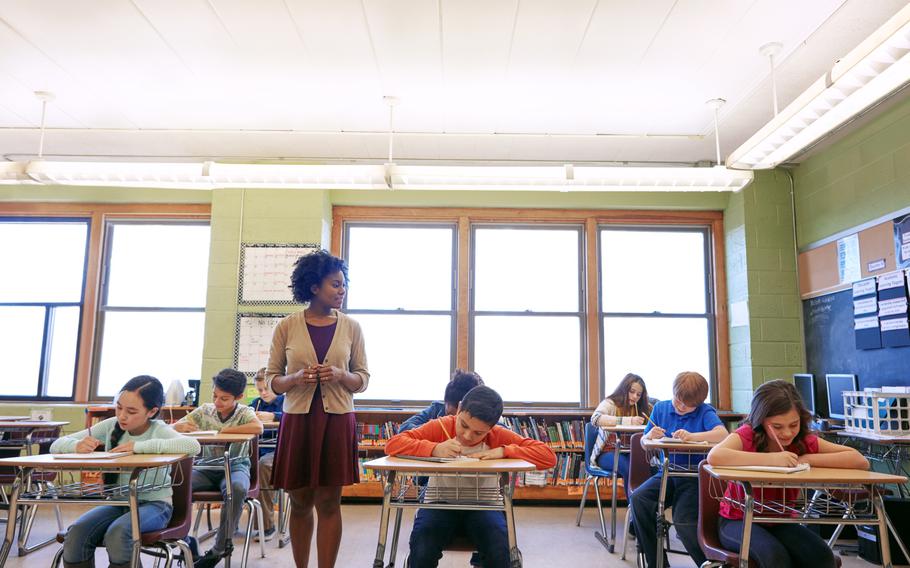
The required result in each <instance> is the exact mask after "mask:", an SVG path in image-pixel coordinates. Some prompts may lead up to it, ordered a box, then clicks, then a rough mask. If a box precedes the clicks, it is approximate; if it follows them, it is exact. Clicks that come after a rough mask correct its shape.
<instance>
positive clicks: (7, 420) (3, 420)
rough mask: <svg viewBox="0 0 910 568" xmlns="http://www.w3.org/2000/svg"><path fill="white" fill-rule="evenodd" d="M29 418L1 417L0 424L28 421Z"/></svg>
mask: <svg viewBox="0 0 910 568" xmlns="http://www.w3.org/2000/svg"><path fill="white" fill-rule="evenodd" d="M28 419H29V417H28V416H0V422H16V421H18V420H28Z"/></svg>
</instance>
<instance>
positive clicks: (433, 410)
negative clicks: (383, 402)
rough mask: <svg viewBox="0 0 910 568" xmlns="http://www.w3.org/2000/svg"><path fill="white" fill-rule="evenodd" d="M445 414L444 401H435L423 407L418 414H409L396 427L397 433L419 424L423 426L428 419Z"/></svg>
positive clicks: (411, 428)
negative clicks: (409, 415)
mask: <svg viewBox="0 0 910 568" xmlns="http://www.w3.org/2000/svg"><path fill="white" fill-rule="evenodd" d="M445 415H446V405H445V403H444V402H439V401H436V402H434V403H432V404H430V406H428V407H426V408H424V409H423V410H422V411H420V413H419V414H415V415H414V416H411V417H410V418H408V419H407V420H405V421H404V422H402V423H401V426H399V427H398V433H399V434H400V433H402V432H407V431H408V430H413V429H414V428H417V427H419V426H423V425H424V424H426V423H427V422H429V421H430V420H434V419H436V418H442V417H443V416H445Z"/></svg>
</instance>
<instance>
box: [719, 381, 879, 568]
mask: <svg viewBox="0 0 910 568" xmlns="http://www.w3.org/2000/svg"><path fill="white" fill-rule="evenodd" d="M811 420H812V416H811V415H810V414H809V411H808V410H807V409H806V407H805V405H804V404H803V402H802V398H801V397H800V395H799V393H798V391H797V390H796V387H794V386H793V385H792V384H790V383H788V382H786V381H782V380H776V381H770V382H767V383H765V384H763V385H762V386H760V387H758V390H756V391H755V396H754V397H753V398H752V407H751V410H750V412H749V416H748V417H747V418H746V420H745V423H744V424H743V425H742V426H740V427H739V428H738V429H737V430H736V432H734V433H732V434H730V435H729V436H727V439H725V440H724V441H723V442H722V443H721V444H719V445H717V446H716V447H715V448H714V449H712V450H711V453H709V454H708V463H710V464H711V465H713V466H718V467H723V466H754V465H765V466H780V467H793V466H796V465H797V464H800V463H806V464H809V465H810V466H813V465H814V466H817V467H836V468H845V469H868V468H869V462H868V461H866V458H864V457H863V456H862V455H861V454H860V453H859V452H857V451H856V450H854V449H853V448H848V447H846V446H841V445H838V444H832V443H831V442H828V441H827V440H824V439H822V438H819V437H818V436H816V435H815V433H814V432H812V430H811V429H810V427H809V424H810V422H811ZM763 491H764V497H765V498H766V499H776V500H778V501H782V500H786V499H787V498H789V499H790V500H795V499H796V498H797V497H798V496H799V490H798V489H788V490H786V491H787V493H788V495H782V492H783V491H784V490H783V489H764V490H763ZM771 492H774V493H771ZM726 496H727V497H731V498H733V499H735V500H737V501H739V502H742V500H743V491H742V488H741V487H739V486H738V485H734V484H732V483H730V484H728V486H727V489H726ZM763 514H764V515H767V514H769V512H768V511H764V512H763ZM742 518H743V513H742V511H740V510H739V509H737V508H735V507H733V506H732V505H731V504H730V503H729V502H727V501H723V502H721V504H720V521H719V531H720V534H719V535H718V536H719V537H720V542H721V544H723V545H724V547H726V548H727V549H729V550H739V548H740V544H741V543H742V531H743V520H742ZM749 559H750V560H751V561H752V562H755V563H756V564H757V565H758V566H759V568H771V567H774V568H790V567H796V566H813V567H816V566H817V567H818V568H834V566H835V561H834V553H832V552H831V549H830V548H828V544H827V543H826V542H825V541H824V540H822V539H821V537H819V536H818V535H817V534H816V533H814V532H812V531H810V530H809V529H808V528H806V527H804V526H802V525H797V524H764V525H762V524H753V525H752V537H751V542H750V545H749Z"/></svg>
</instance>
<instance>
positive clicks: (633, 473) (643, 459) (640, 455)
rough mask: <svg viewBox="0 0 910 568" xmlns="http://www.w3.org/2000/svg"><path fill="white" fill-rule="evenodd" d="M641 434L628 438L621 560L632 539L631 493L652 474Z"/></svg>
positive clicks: (642, 561) (643, 562) (641, 560)
mask: <svg viewBox="0 0 910 568" xmlns="http://www.w3.org/2000/svg"><path fill="white" fill-rule="evenodd" d="M643 435H644V434H641V433H636V434H632V437H631V438H630V439H629V479H627V480H626V483H627V485H628V487H626V514H625V516H624V517H623V531H622V538H623V543H622V555H621V556H620V558H621V559H622V560H625V559H626V547H627V546H628V545H629V541H630V540H632V539H631V538H630V535H629V531H630V527H631V526H632V507H631V506H630V503H631V498H632V493H634V492H635V490H636V489H638V488H639V487H641V485H642V484H643V483H644V482H645V481H647V480H648V479H650V477H651V475H652V472H651V462H650V461H649V460H648V452H646V451H645V449H644V448H642V447H641V437H642V436H643ZM640 556H641V555H640ZM639 565H641V566H644V565H645V561H644V558H641V559H640V560H639Z"/></svg>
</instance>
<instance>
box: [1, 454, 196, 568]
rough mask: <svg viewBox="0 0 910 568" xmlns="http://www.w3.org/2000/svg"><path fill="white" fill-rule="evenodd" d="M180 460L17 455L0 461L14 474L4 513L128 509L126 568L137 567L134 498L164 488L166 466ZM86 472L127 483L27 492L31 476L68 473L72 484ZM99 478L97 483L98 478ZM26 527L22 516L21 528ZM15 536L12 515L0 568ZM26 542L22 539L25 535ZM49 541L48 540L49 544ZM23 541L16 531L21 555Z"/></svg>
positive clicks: (167, 457) (141, 456)
mask: <svg viewBox="0 0 910 568" xmlns="http://www.w3.org/2000/svg"><path fill="white" fill-rule="evenodd" d="M184 457H185V456H183V455H182V454H176V455H158V454H131V455H128V456H124V457H120V458H115V459H98V458H94V459H92V457H91V453H86V458H85V459H77V460H69V459H68V460H62V459H56V458H54V456H53V455H52V454H41V455H38V456H21V457H16V458H5V459H0V466H10V467H14V468H16V469H17V470H18V473H17V475H16V480H15V482H13V490H12V493H11V495H10V504H9V505H10V511H15V510H16V507H18V506H19V505H33V506H34V505H37V504H39V503H47V502H48V501H51V500H52V501H54V502H60V501H66V502H67V503H78V504H84V505H92V506H97V505H122V506H127V507H129V508H130V525H131V527H132V532H133V541H134V544H133V557H132V560H131V563H130V565H131V566H133V567H139V566H141V564H140V562H139V548H140V544H141V543H140V540H141V535H140V530H139V506H138V504H139V498H138V496H139V494H140V493H142V492H143V491H149V490H157V489H161V488H162V487H164V484H165V483H166V481H165V479H166V474H167V473H168V472H169V471H170V466H171V465H172V464H174V463H176V462H178V461H180V460H181V459H183V458H184ZM154 468H164V469H162V470H159V471H162V472H164V473H163V474H160V475H159V474H158V473H155V474H154V475H153V479H152V480H151V481H149V479H148V477H149V476H145V478H144V481H143V485H142V486H139V483H138V481H139V474H140V473H141V472H143V471H144V470H148V469H154ZM87 471H91V472H94V473H99V472H102V471H104V472H115V473H125V472H129V473H130V480H129V483H128V484H127V485H105V484H104V483H82V481H81V480H80V481H75V482H74V483H69V484H65V483H61V485H60V486H57V487H54V486H43V487H41V488H33V486H32V483H31V479H32V475H33V474H34V473H38V472H52V473H55V474H57V476H58V479H59V478H62V477H63V475H64V474H68V475H69V474H74V475H75V477H76V479H80V478H81V473H82V472H87ZM102 479H103V478H102ZM181 482H182V483H189V480H171V482H170V485H173V484H176V483H181ZM27 523H29V521H28V520H26V519H25V517H24V516H23V524H27ZM15 532H16V515H14V514H11V515H10V517H9V521H8V522H7V525H6V536H5V538H4V540H3V546H2V548H0V568H2V566H4V565H5V564H6V559H7V557H8V556H9V551H10V548H11V547H12V545H13V536H14V534H15ZM26 537H27V535H26ZM50 542H53V539H52V540H51V541H50ZM23 545H24V538H23V533H22V527H20V529H19V551H20V553H19V554H20V556H21V555H22V549H23Z"/></svg>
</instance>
